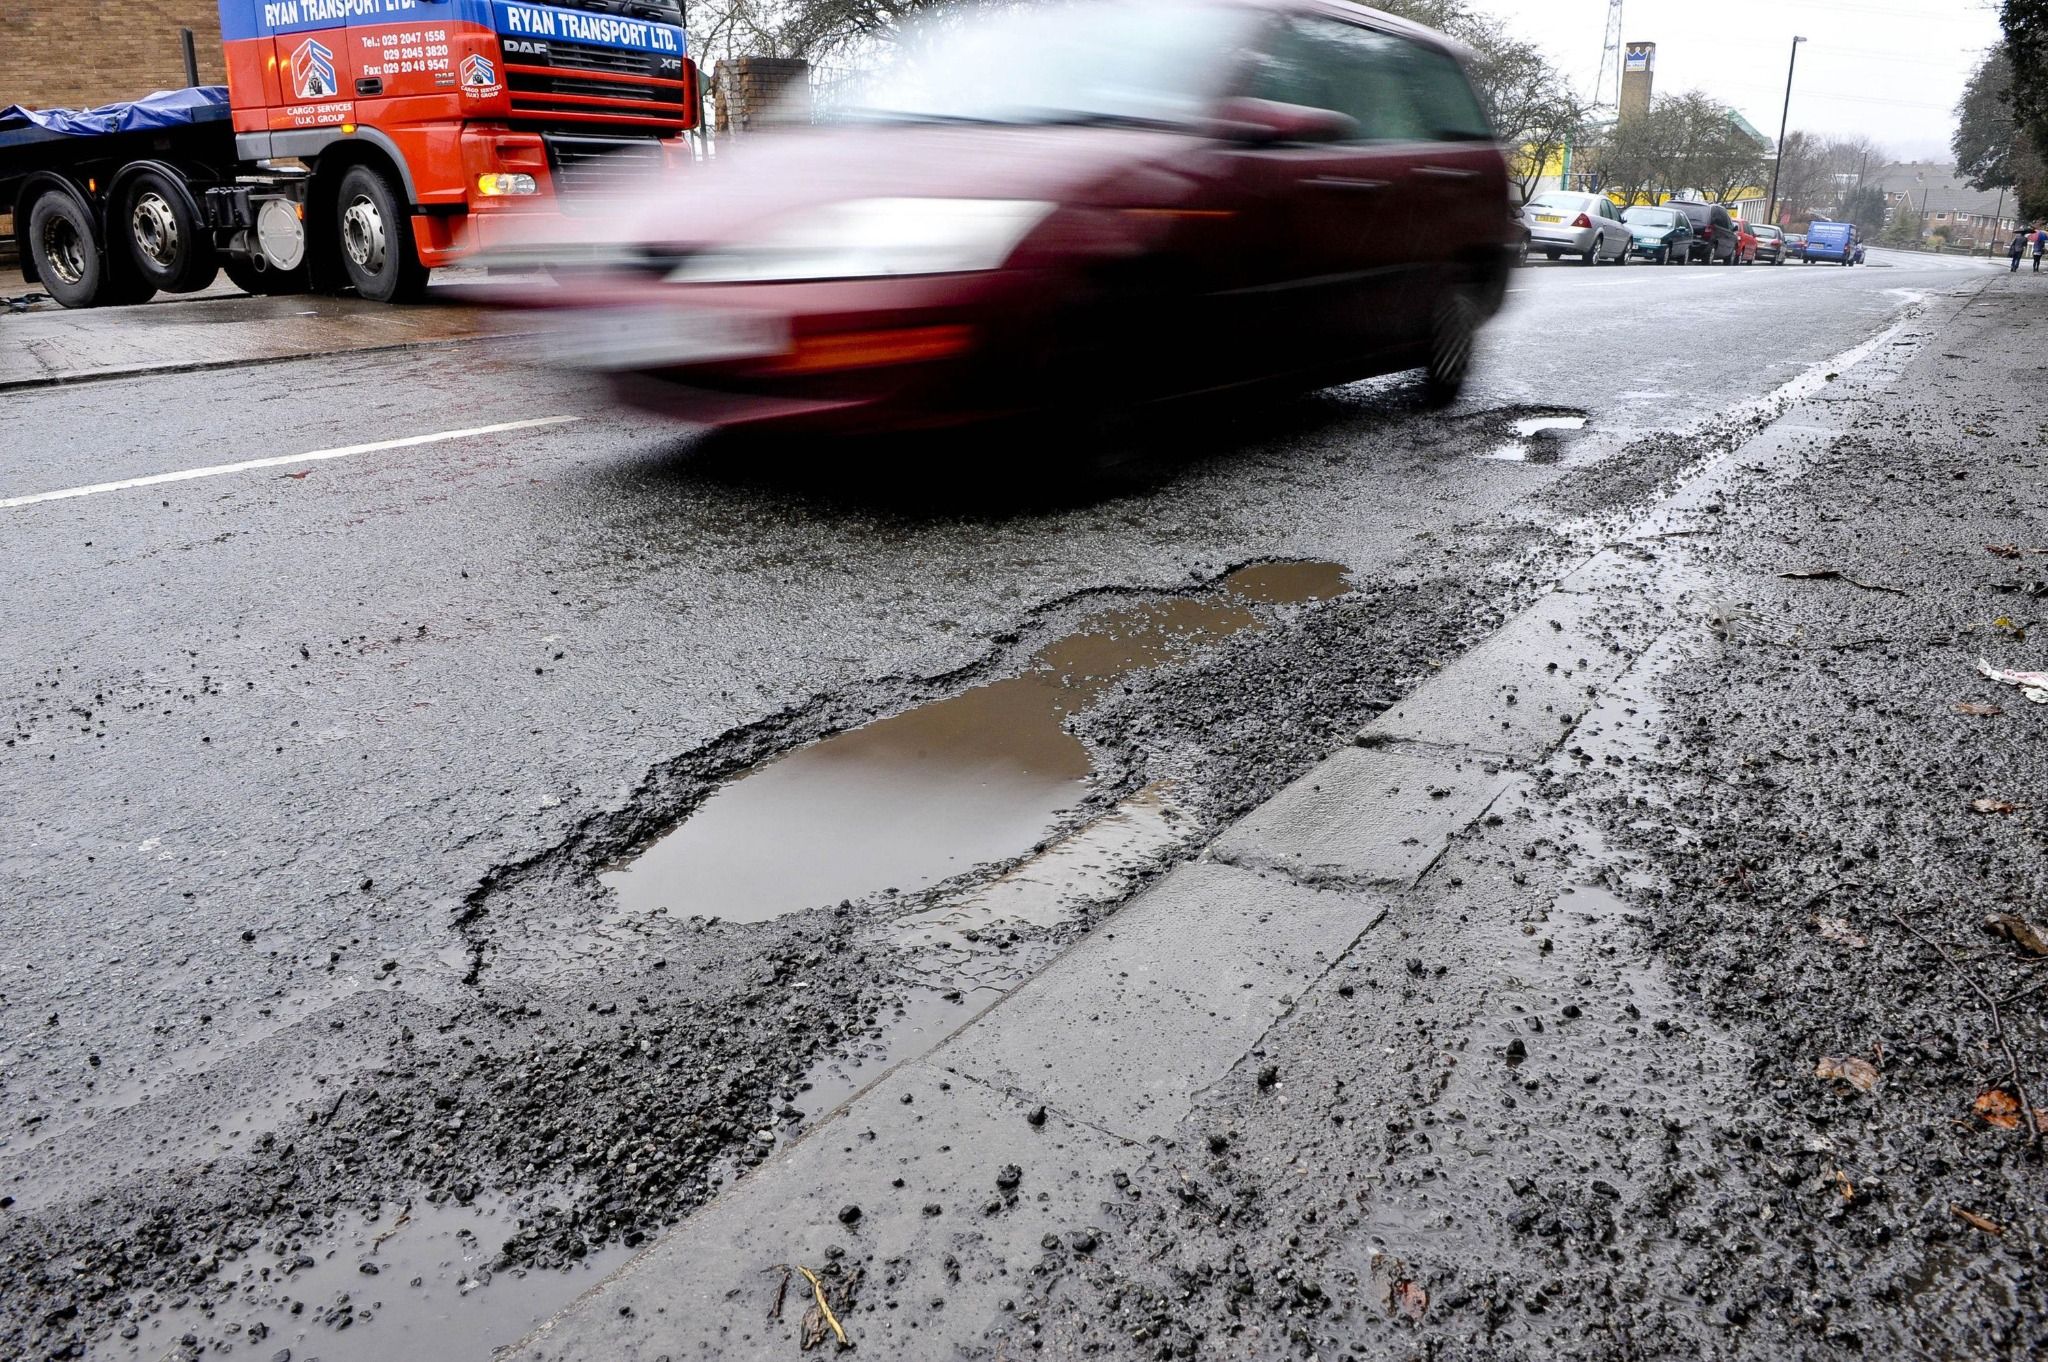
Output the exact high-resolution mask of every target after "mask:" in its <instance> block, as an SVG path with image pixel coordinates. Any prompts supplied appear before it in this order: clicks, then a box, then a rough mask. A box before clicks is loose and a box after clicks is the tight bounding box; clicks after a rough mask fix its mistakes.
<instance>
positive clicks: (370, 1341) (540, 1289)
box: [93, 1199, 633, 1362]
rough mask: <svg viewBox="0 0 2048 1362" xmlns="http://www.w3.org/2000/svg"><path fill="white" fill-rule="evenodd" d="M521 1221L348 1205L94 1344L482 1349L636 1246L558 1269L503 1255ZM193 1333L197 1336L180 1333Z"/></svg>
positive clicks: (456, 1354) (171, 1351)
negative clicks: (314, 1236)
mask: <svg viewBox="0 0 2048 1362" xmlns="http://www.w3.org/2000/svg"><path fill="white" fill-rule="evenodd" d="M519 1223H520V1222H519V1219H518V1217H517V1216H516V1215H515V1214H514V1213H513V1212H512V1211H511V1210H510V1209H509V1208H507V1207H504V1206H500V1205H496V1204H493V1203H490V1202H488V1201H486V1200H484V1199H479V1200H478V1201H477V1202H476V1203H475V1204H473V1205H470V1206H457V1205H453V1204H445V1205H439V1206H436V1205H431V1204H429V1203H426V1202H424V1201H421V1202H415V1203H413V1204H412V1205H410V1206H397V1205H386V1206H384V1207H383V1208H381V1209H380V1210H379V1212H378V1213H377V1215H376V1216H375V1217H374V1218H370V1217H364V1216H355V1215H352V1216H349V1217H346V1218H345V1221H344V1223H343V1224H341V1225H338V1226H336V1227H335V1229H334V1230H333V1231H331V1232H329V1233H325V1234H322V1235H321V1236H320V1242H319V1243H317V1244H309V1245H308V1246H307V1247H306V1248H305V1249H304V1250H303V1251H301V1250H298V1249H287V1250H286V1251H284V1252H281V1253H280V1252H272V1251H270V1248H271V1247H272V1246H261V1247H259V1246H252V1247H251V1248H250V1249H249V1250H247V1252H246V1254H245V1255H244V1256H242V1257H241V1258H240V1260H239V1261H237V1260H236V1259H235V1258H234V1257H232V1256H229V1257H226V1258H224V1260H223V1262H222V1265H221V1275H222V1276H223V1277H224V1278H228V1279H230V1280H236V1281H238V1282H239V1283H240V1289H239V1291H238V1295H237V1298H235V1299H232V1300H230V1301H228V1302H223V1303H220V1304H216V1305H213V1306H211V1307H209V1308H206V1309H200V1308H197V1307H194V1306H190V1305H184V1306H174V1307H173V1308H171V1309H166V1310H163V1311H161V1312H159V1313H156V1314H153V1315H152V1316H151V1317H150V1318H149V1319H147V1320H145V1321H143V1322H142V1323H141V1324H140V1326H139V1328H138V1329H137V1332H136V1336H135V1337H133V1338H122V1337H119V1336H118V1335H117V1336H114V1337H111V1338H108V1339H104V1340H102V1341H101V1343H100V1344H98V1345H96V1346H95V1348H94V1351H93V1356H95V1357H109V1358H135V1359H152V1360H153V1359H157V1358H185V1357H190V1356H195V1355H199V1356H209V1357H210V1356H214V1355H215V1354H226V1353H234V1354H236V1355H241V1354H247V1355H248V1356H250V1357H252V1358H271V1357H277V1356H282V1355H283V1354H284V1353H285V1352H286V1351H289V1353H290V1355H291V1356H292V1357H294V1358H306V1359H312V1358H318V1359H321V1362H392V1359H399V1358H406V1359H411V1358H418V1359H426V1358H447V1359H451V1362H453V1360H454V1359H462V1358H478V1359H481V1358H485V1357H488V1356H490V1355H491V1354H492V1351H493V1349H495V1348H499V1347H503V1346H505V1345H507V1344H510V1343H512V1342H513V1341H515V1340H516V1339H518V1338H519V1337H520V1336H521V1335H522V1334H524V1333H525V1332H526V1331H527V1330H528V1329H530V1328H532V1327H533V1326H534V1325H536V1324H539V1323H540V1322H541V1321H542V1320H545V1319H546V1318H547V1317H548V1316H550V1315H552V1314H554V1313H555V1312H556V1311H558V1310H560V1309H562V1308H563V1307H564V1306H566V1305H568V1304H569V1303H570V1302H571V1301H573V1300H574V1299H575V1298H576V1297H577V1296H579V1295H581V1294H582V1293H583V1292H584V1291H587V1290H589V1289H590V1287H592V1286H593V1285H595V1284H596V1283H597V1282H598V1281H599V1280H601V1279H602V1278H603V1277H604V1276H605V1274H607V1273H609V1272H610V1271H611V1270H612V1269H613V1268H616V1267H618V1266H619V1265H620V1264H622V1263H624V1262H625V1261H626V1260H627V1259H628V1258H630V1257H631V1256H632V1254H633V1250H631V1249H628V1248H624V1247H622V1246H618V1245H614V1246H612V1247H609V1248H606V1249H603V1250H600V1251H598V1252H595V1253H592V1254H591V1255H590V1256H589V1257H588V1258H586V1259H584V1260H583V1261H582V1262H581V1263H579V1264H577V1265H576V1266H575V1267H573V1268H568V1269H564V1270H560V1271H555V1270H546V1269H517V1268H514V1269H505V1268H499V1267H497V1266H496V1263H497V1260H498V1255H499V1248H500V1246H501V1245H502V1244H503V1243H504V1242H505V1240H506V1239H507V1238H508V1237H509V1236H510V1235H511V1234H512V1233H513V1231H514V1230H516V1229H517V1228H518V1226H519ZM366 1266H367V1268H368V1269H369V1270H366ZM187 1336H190V1337H192V1338H193V1339H194V1340H195V1343H194V1344H192V1345H184V1344H181V1340H182V1339H183V1338H185V1337H187ZM195 1348H197V1349H203V1351H198V1352H195Z"/></svg>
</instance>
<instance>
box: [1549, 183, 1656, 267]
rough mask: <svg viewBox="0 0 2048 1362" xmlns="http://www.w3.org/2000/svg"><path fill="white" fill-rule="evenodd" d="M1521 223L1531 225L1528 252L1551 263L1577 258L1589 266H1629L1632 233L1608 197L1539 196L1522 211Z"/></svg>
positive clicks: (1585, 195) (1554, 191)
mask: <svg viewBox="0 0 2048 1362" xmlns="http://www.w3.org/2000/svg"><path fill="white" fill-rule="evenodd" d="M1522 221H1523V222H1525V223H1527V224H1528V226H1529V249H1530V250H1531V251H1541V252H1543V254H1544V255H1546V256H1548V257H1549V258H1550V259H1552V260H1556V259H1557V258H1558V257H1560V256H1565V255H1575V256H1577V257H1579V259H1580V260H1581V261H1583V262H1584V263H1586V264H1588V265H1591V264H1595V263H1597V262H1599V261H1601V260H1612V261H1613V262H1614V263H1615V264H1617V265H1626V264H1627V263H1628V255H1629V244H1630V241H1631V240H1632V234H1631V232H1630V231H1629V228H1628V225H1627V224H1626V223H1624V222H1623V221H1622V220H1621V209H1619V208H1617V207H1615V206H1614V200H1613V199H1610V198H1608V197H1607V196H1606V195H1605V194H1568V193H1565V192H1563V191H1561V190H1552V191H1551V192H1550V193H1547V194H1538V195H1537V196H1536V197H1535V198H1533V199H1531V200H1529V203H1528V206H1527V207H1525V208H1523V209H1522Z"/></svg>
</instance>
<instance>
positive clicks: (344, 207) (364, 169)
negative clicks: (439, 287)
mask: <svg viewBox="0 0 2048 1362" xmlns="http://www.w3.org/2000/svg"><path fill="white" fill-rule="evenodd" d="M335 226H336V229H337V230H336V233H335V237H336V239H338V240H339V241H340V243H341V267H342V269H343V270H344V271H346V272H347V274H348V280H349V282H350V283H351V284H354V285H355V289H356V292H357V293H359V294H361V295H362V296H363V297H365V298H368V299H370V300H372V301H373V302H379V303H404V302H413V301H415V300H417V299H418V298H419V297H420V295H421V294H423V293H425V292H426V288H427V267H426V266H425V265H422V264H421V263H420V257H419V251H418V249H417V248H416V247H415V246H414V245H413V239H412V215H411V214H410V213H409V212H407V211H406V208H405V204H404V202H403V200H401V199H400V198H399V196H398V193H397V191H396V190H394V189H393V188H392V187H391V181H390V180H389V179H387V178H386V177H385V176H384V174H383V173H382V172H380V171H378V170H377V169H376V168H375V167H373V166H350V167H349V168H348V171H347V172H346V173H345V174H343V175H342V177H341V190H340V192H339V193H338V194H336V195H335Z"/></svg>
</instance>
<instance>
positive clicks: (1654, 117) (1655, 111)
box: [1594, 103, 1682, 207]
mask: <svg viewBox="0 0 2048 1362" xmlns="http://www.w3.org/2000/svg"><path fill="white" fill-rule="evenodd" d="M1679 124H1680V121H1679V120H1678V119H1677V118H1676V117H1674V116H1673V115H1672V113H1671V111H1670V110H1669V109H1668V108H1664V107H1660V105H1659V104H1657V103H1653V104H1652V105H1651V107H1650V108H1649V109H1647V110H1646V111H1644V112H1643V113H1640V114H1638V115H1636V116H1635V117H1633V118H1625V119H1623V120H1622V121H1621V122H1619V123H1617V124H1616V125H1615V126H1614V127H1613V128H1611V129H1609V130H1608V132H1607V135H1606V136H1605V138H1604V139H1602V141H1601V143H1600V145H1599V147H1598V148H1597V150H1596V151H1595V153H1594V163H1595V165H1596V166H1597V168H1598V170H1599V173H1600V183H1601V186H1602V187H1603V188H1604V189H1605V190H1606V191H1607V193H1609V194H1611V195H1612V196H1613V197H1614V198H1616V199H1617V200H1619V201H1620V202H1621V204H1622V205H1623V206H1624V207H1626V206H1628V205H1630V204H1635V203H1655V202H1656V201H1657V200H1658V198H1659V196H1660V191H1668V190H1669V189H1670V186H1671V182H1670V180H1669V178H1668V172H1669V167H1670V165H1671V163H1672V161H1673V159H1674V156H1675V153H1676V148H1677V145H1678V142H1679V138H1680V134H1681V132H1682V129H1681V128H1680V125H1679Z"/></svg>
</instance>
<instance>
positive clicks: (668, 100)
mask: <svg viewBox="0 0 2048 1362" xmlns="http://www.w3.org/2000/svg"><path fill="white" fill-rule="evenodd" d="M505 83H506V87H507V88H508V89H510V90H511V91H512V94H513V97H514V99H515V100H517V98H518V96H520V95H542V96H545V95H593V96H596V97H598V98H602V99H631V100H640V101H645V102H647V103H650V104H674V105H680V104H682V102H683V93H684V92H683V91H682V90H680V89H668V88H665V87H662V86H657V85H630V84H628V83H626V82H625V81H622V80H588V79H584V78H580V77H577V76H533V75H528V74H527V73H526V72H524V71H512V72H508V73H507V74H506V77H505Z"/></svg>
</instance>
